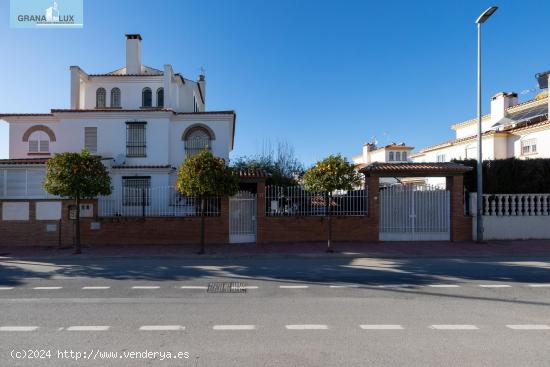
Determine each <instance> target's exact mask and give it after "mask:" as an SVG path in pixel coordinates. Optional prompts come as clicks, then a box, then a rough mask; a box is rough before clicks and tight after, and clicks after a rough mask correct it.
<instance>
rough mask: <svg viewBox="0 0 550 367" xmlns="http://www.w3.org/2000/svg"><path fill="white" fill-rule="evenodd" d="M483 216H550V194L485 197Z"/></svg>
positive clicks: (490, 195) (492, 195)
mask: <svg viewBox="0 0 550 367" xmlns="http://www.w3.org/2000/svg"><path fill="white" fill-rule="evenodd" d="M483 215H488V216H544V215H550V194H487V195H483Z"/></svg>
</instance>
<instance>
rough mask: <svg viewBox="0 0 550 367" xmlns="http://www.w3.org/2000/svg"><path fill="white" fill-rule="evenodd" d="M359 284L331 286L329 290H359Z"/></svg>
mask: <svg viewBox="0 0 550 367" xmlns="http://www.w3.org/2000/svg"><path fill="white" fill-rule="evenodd" d="M357 287H359V285H357V284H348V285H329V288H357Z"/></svg>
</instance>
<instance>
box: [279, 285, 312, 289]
mask: <svg viewBox="0 0 550 367" xmlns="http://www.w3.org/2000/svg"><path fill="white" fill-rule="evenodd" d="M279 288H282V289H304V288H309V285H280V286H279Z"/></svg>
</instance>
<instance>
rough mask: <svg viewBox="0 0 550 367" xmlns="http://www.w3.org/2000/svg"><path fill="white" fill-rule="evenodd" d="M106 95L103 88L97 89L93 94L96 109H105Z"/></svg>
mask: <svg viewBox="0 0 550 367" xmlns="http://www.w3.org/2000/svg"><path fill="white" fill-rule="evenodd" d="M106 95H107V93H106V92H105V88H97V90H96V92H95V107H96V108H105V98H106Z"/></svg>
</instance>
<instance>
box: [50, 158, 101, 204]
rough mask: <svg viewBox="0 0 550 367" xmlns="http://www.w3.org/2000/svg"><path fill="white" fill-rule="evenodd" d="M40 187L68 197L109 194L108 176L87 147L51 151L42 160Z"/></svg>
mask: <svg viewBox="0 0 550 367" xmlns="http://www.w3.org/2000/svg"><path fill="white" fill-rule="evenodd" d="M44 189H45V190H46V191H47V192H48V193H50V194H52V195H59V196H63V197H67V198H72V199H81V198H93V197H96V196H98V195H110V194H111V178H110V177H109V174H108V173H107V170H106V169H105V166H104V165H103V164H102V163H101V159H100V157H98V156H93V155H91V154H90V152H89V151H87V150H83V151H82V152H80V153H59V154H54V155H53V157H52V158H51V159H49V160H48V161H47V162H46V178H45V180H44Z"/></svg>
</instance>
